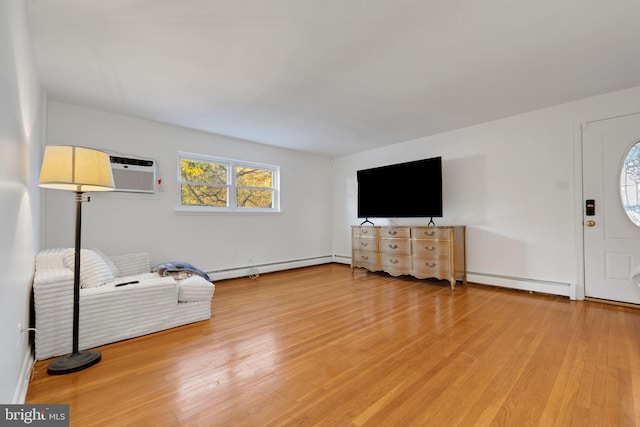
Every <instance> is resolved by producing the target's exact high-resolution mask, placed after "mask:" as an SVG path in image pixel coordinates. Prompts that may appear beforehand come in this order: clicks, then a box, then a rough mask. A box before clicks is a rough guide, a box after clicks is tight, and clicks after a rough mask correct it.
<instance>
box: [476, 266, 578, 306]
mask: <svg viewBox="0 0 640 427" xmlns="http://www.w3.org/2000/svg"><path fill="white" fill-rule="evenodd" d="M467 281H469V282H473V283H478V284H480V285H491V286H499V287H503V288H511V289H519V290H523V291H530V292H542V293H545V294H553V295H561V296H566V297H569V298H571V299H575V285H573V284H571V283H564V282H552V281H547V280H536V279H527V278H522V277H512V276H502V275H499V274H488V273H476V272H471V271H468V272H467Z"/></svg>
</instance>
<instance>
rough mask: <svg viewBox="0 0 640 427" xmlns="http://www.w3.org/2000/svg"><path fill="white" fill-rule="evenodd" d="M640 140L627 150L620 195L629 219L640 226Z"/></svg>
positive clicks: (623, 164) (621, 177)
mask: <svg viewBox="0 0 640 427" xmlns="http://www.w3.org/2000/svg"><path fill="white" fill-rule="evenodd" d="M639 183H640V142H636V143H635V144H634V145H633V147H631V148H630V149H629V151H627V155H626V156H625V158H624V162H622V171H621V172H620V197H621V199H622V207H623V208H624V210H625V212H626V213H627V216H628V217H629V219H630V220H631V221H632V222H633V223H634V224H635V225H637V226H638V227H640V203H639V202H640V192H639V190H640V185H639Z"/></svg>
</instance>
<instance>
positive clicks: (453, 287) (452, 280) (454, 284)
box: [449, 279, 456, 290]
mask: <svg viewBox="0 0 640 427" xmlns="http://www.w3.org/2000/svg"><path fill="white" fill-rule="evenodd" d="M449 282H450V283H451V290H454V289H455V288H456V279H449Z"/></svg>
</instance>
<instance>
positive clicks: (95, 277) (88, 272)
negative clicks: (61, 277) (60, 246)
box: [63, 249, 115, 288]
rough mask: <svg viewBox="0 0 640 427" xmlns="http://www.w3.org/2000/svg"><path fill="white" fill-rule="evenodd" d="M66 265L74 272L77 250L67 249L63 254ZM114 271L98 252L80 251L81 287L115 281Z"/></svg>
mask: <svg viewBox="0 0 640 427" xmlns="http://www.w3.org/2000/svg"><path fill="white" fill-rule="evenodd" d="M63 258H64V264H65V266H67V268H70V269H71V270H74V267H75V250H74V249H67V250H65V251H64V253H63ZM114 277H115V276H114V274H113V270H112V269H111V267H110V266H109V265H108V264H107V263H106V262H105V261H104V259H103V258H102V257H101V256H100V255H98V254H97V253H96V252H94V251H92V250H90V249H82V250H81V251H80V287H81V288H91V287H95V286H100V285H102V284H104V283H106V282H108V281H110V280H113V279H114Z"/></svg>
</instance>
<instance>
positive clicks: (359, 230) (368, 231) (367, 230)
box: [351, 226, 380, 237]
mask: <svg viewBox="0 0 640 427" xmlns="http://www.w3.org/2000/svg"><path fill="white" fill-rule="evenodd" d="M351 234H352V236H354V237H355V236H368V237H378V236H379V235H380V227H367V226H359V227H358V226H354V227H352V228H351Z"/></svg>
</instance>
